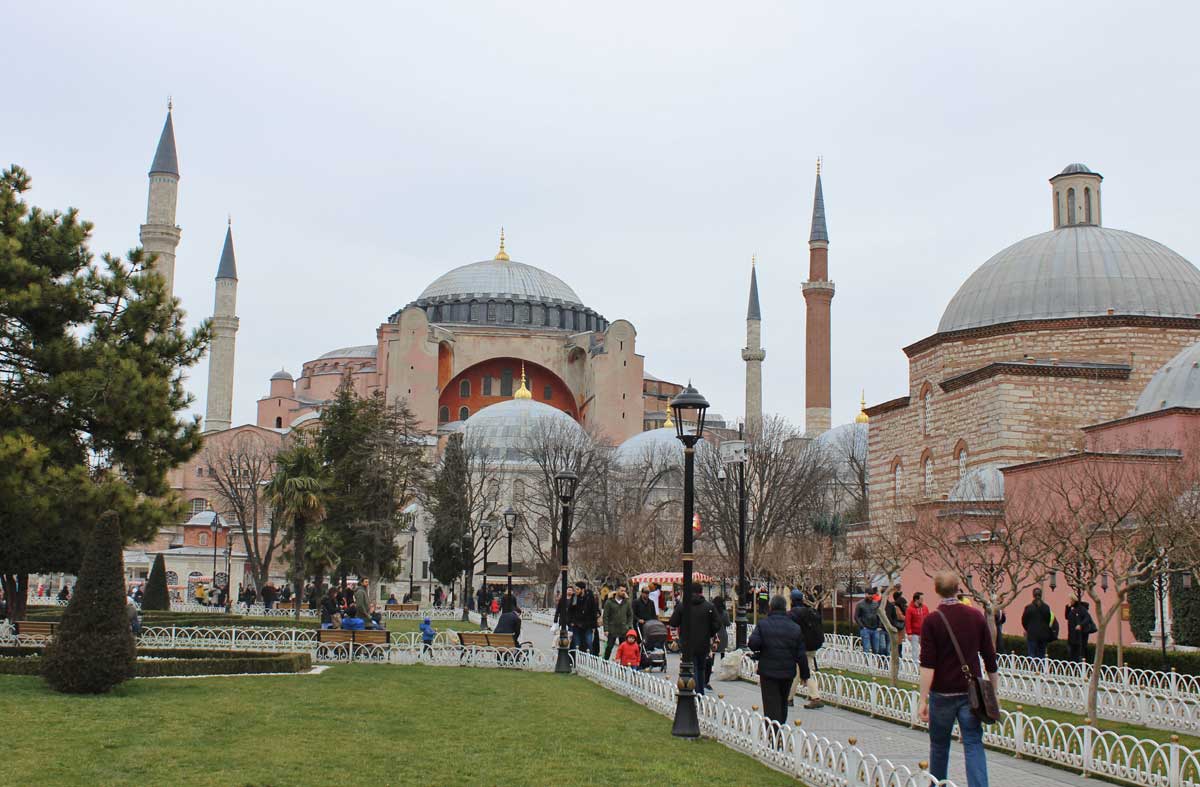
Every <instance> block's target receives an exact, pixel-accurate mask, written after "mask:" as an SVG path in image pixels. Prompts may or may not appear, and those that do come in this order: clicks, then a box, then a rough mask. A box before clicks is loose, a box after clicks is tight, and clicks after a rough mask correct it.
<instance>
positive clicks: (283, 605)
mask: <svg viewBox="0 0 1200 787" xmlns="http://www.w3.org/2000/svg"><path fill="white" fill-rule="evenodd" d="M295 608H296V600H295V599H292V600H291V601H276V602H275V609H295ZM300 609H312V604H305V605H304V606H302V607H301V608H300Z"/></svg>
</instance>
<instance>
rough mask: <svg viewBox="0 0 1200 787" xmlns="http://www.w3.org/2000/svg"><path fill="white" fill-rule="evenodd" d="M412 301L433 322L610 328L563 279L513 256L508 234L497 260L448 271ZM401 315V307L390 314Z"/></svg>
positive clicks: (582, 328)
mask: <svg viewBox="0 0 1200 787" xmlns="http://www.w3.org/2000/svg"><path fill="white" fill-rule="evenodd" d="M409 306H416V307H418V308H421V309H424V311H425V314H426V316H427V317H428V318H429V321H430V322H432V323H448V324H459V325H488V326H494V327H508V328H521V329H529V328H549V329H551V330H566V331H572V332H582V331H603V330H605V329H606V328H608V321H607V320H605V319H604V317H603V316H601V315H600V314H597V313H596V312H595V311H594V310H592V309H589V308H588V307H587V306H584V305H583V301H581V300H580V299H579V296H578V295H576V294H575V290H573V289H571V288H570V287H568V286H567V284H566V282H564V281H563V280H562V279H560V278H558V277H557V276H555V275H554V274H552V273H547V272H546V271H544V270H542V269H541V268H535V267H534V266H532V265H526V264H525V263H523V262H515V261H513V260H512V259H510V258H509V256H508V252H506V251H505V250H504V234H503V233H501V235H500V251H498V252H497V253H496V256H495V258H494V259H490V260H483V261H481V262H472V263H471V264H470V265H463V266H462V267H459V268H455V269H454V270H452V271H449V272H447V273H443V274H442V275H441V276H438V277H437V278H436V279H434V280H433V283H432V284H430V285H429V286H428V287H426V288H425V289H424V290H423V291H422V292H421V294H420V296H419V297H418V298H417V299H416V300H415V301H413V302H412V303H410V304H409ZM405 308H408V307H405ZM399 316H400V312H396V313H395V314H393V315H392V316H391V317H390V318H389V319H390V320H391V321H393V322H394V321H395V320H396V319H398V318H399Z"/></svg>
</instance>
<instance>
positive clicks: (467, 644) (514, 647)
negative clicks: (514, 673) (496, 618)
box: [455, 631, 533, 666]
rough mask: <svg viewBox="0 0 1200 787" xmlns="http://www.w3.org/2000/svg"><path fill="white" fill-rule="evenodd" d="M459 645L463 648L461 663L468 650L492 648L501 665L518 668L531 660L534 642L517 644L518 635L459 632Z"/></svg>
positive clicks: (489, 632)
mask: <svg viewBox="0 0 1200 787" xmlns="http://www.w3.org/2000/svg"><path fill="white" fill-rule="evenodd" d="M455 633H456V634H458V644H459V645H461V646H462V647H463V655H462V657H460V661H461V660H462V659H465V658H466V655H467V652H468V651H467V650H466V649H467V648H472V647H474V648H492V649H495V651H496V660H497V661H499V662H500V663H501V664H507V665H511V666H517V665H519V664H523V663H525V662H526V661H528V660H529V654H530V653H531V652H532V651H531V650H529V649H527V648H526V647H524V646H526V645H528V646H529V647H530V648H532V646H533V643H532V642H517V635H516V634H495V633H493V632H491V631H458V632H455Z"/></svg>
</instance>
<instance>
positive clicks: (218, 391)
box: [204, 221, 238, 432]
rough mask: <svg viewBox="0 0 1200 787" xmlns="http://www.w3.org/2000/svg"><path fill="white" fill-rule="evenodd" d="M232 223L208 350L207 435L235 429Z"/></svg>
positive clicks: (219, 268) (220, 268) (223, 252)
mask: <svg viewBox="0 0 1200 787" xmlns="http://www.w3.org/2000/svg"><path fill="white" fill-rule="evenodd" d="M232 225H233V222H232V221H231V222H230V226H228V227H226V228H225V245H224V247H222V249H221V262H220V263H219V264H218V265H217V283H216V299H215V302H214V304H213V316H212V343H211V345H210V346H209V350H208V401H207V402H205V414H204V431H205V432H220V431H222V430H224V429H228V428H229V427H230V426H232V425H233V356H234V347H235V341H236V339H237V330H238V318H237V260H235V259H234V256H233V226H232Z"/></svg>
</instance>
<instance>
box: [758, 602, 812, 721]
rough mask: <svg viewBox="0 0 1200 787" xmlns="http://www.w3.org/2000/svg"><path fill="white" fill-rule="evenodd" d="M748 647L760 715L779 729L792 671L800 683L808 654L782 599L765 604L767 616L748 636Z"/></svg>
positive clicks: (784, 715)
mask: <svg viewBox="0 0 1200 787" xmlns="http://www.w3.org/2000/svg"><path fill="white" fill-rule="evenodd" d="M749 645H750V652H751V653H752V654H754V659H755V660H756V661H757V662H758V686H759V691H761V692H762V706H763V715H764V716H766V717H767V718H768V719H771V720H772V721H776V722H779V724H781V725H782V724H787V714H788V700H789V699H790V698H791V690H792V681H793V680H795V678H796V671H797V670H799V672H800V678H801V679H802V680H804V681H807V680H808V679H809V678H810V677H811V674H810V673H809V671H808V654H807V653H806V652H805V650H804V633H803V632H802V631H801V630H800V627H799V626H798V625H796V623H795V622H794V621H793V620H792V619H791V618H789V617H788V614H787V601H786V600H785V599H784V597H783V596H774V597H772V598H771V600H770V601H769V602H768V607H767V615H766V617H764V618H762V619H761V620H759V621H758V625H757V626H755V627H754V631H752V632H751V633H750V641H749Z"/></svg>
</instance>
